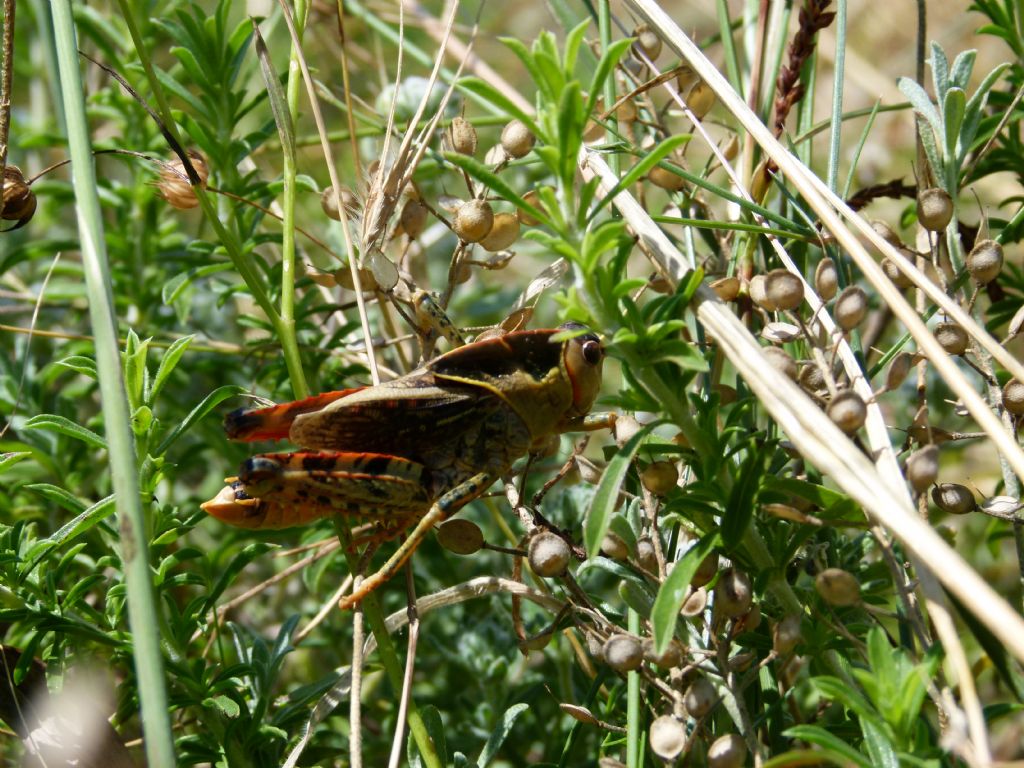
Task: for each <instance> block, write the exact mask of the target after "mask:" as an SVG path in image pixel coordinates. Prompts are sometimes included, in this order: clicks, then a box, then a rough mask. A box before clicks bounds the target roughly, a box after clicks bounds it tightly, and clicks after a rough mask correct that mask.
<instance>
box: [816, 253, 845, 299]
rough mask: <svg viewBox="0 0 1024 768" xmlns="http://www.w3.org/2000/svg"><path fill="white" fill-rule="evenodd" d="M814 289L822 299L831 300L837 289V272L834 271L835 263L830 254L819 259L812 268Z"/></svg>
mask: <svg viewBox="0 0 1024 768" xmlns="http://www.w3.org/2000/svg"><path fill="white" fill-rule="evenodd" d="M814 290H815V291H817V292H818V295H819V296H821V300H822V301H832V297H833V296H835V295H836V291H837V290H839V274H838V273H837V272H836V263H835V262H834V261H832V258H831V257H830V256H826V257H825V258H823V259H822V260H821V261H819V262H818V266H817V267H815V269H814Z"/></svg>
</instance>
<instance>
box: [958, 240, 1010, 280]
mask: <svg viewBox="0 0 1024 768" xmlns="http://www.w3.org/2000/svg"><path fill="white" fill-rule="evenodd" d="M966 265H967V271H968V272H970V273H971V277H973V278H974V281H975V282H976V283H978V284H979V285H986V284H988V283H991V282H992V281H993V280H995V279H996V277H998V276H999V273H1000V272H1001V271H1002V269H1003V246H1002V245H1000V244H999V243H997V242H996V241H995V240H979V241H978V242H976V243H975V244H974V247H973V248H971V252H970V253H969V254H967V259H966Z"/></svg>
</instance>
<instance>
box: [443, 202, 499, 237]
mask: <svg viewBox="0 0 1024 768" xmlns="http://www.w3.org/2000/svg"><path fill="white" fill-rule="evenodd" d="M493 224H494V211H493V210H492V209H491V204H490V203H488V202H487V201H486V200H469V201H467V202H465V203H463V204H462V205H460V206H459V209H458V210H457V211H456V212H455V219H454V220H453V221H452V229H454V230H455V234H456V235H458V236H459V239H460V240H464V241H465V242H467V243H479V242H480V241H481V240H483V239H484V238H485V237H487V235H488V234H489V233H490V231H491V226H492V225H493Z"/></svg>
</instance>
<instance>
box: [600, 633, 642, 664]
mask: <svg viewBox="0 0 1024 768" xmlns="http://www.w3.org/2000/svg"><path fill="white" fill-rule="evenodd" d="M601 654H602V655H603V656H604V660H605V663H606V664H607V665H608V666H609V667H611V668H612V669H614V670H615V671H616V672H631V671H633V670H634V669H636V668H637V667H639V666H640V665H641V664H642V663H643V660H644V652H643V648H641V646H640V642H639V641H638V640H637V639H636V638H635V637H632V636H630V635H612V636H611V637H609V638H608V639H607V640H606V641H605V643H604V646H603V647H602V649H601Z"/></svg>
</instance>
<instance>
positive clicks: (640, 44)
mask: <svg viewBox="0 0 1024 768" xmlns="http://www.w3.org/2000/svg"><path fill="white" fill-rule="evenodd" d="M632 36H633V37H635V38H636V40H635V41H634V42H633V51H634V54H636V53H641V52H642V53H643V54H644V55H645V56H646V57H647V58H648V59H650V60H651V61H654V60H655V59H657V58H658V54H660V53H661V38H660V37H658V35H657V34H656V33H655V32H654V31H653V30H652V29H651V28H650V27H648V26H647V25H646V24H638V25H637V26H636V27H634V28H633V35H632Z"/></svg>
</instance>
